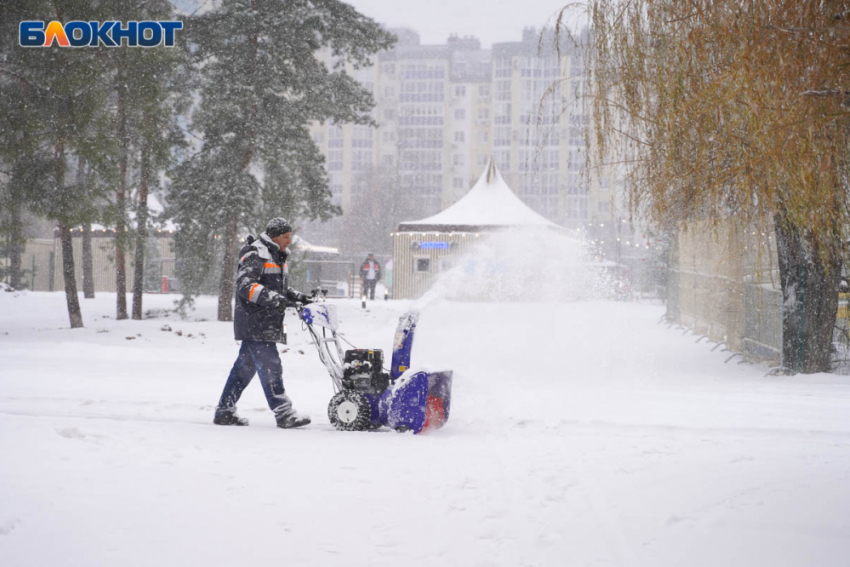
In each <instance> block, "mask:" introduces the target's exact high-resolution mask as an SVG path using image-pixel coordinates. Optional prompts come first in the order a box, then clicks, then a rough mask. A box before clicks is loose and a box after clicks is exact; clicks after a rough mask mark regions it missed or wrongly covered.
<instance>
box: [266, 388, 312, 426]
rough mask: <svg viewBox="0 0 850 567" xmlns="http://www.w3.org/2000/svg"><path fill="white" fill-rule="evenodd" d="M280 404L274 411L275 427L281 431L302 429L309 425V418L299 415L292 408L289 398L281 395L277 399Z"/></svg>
mask: <svg viewBox="0 0 850 567" xmlns="http://www.w3.org/2000/svg"><path fill="white" fill-rule="evenodd" d="M279 399H280V400H281V404H280V405H279V406H278V407H277V408H275V410H274V418H275V421H277V426H278V427H280V428H282V429H292V428H294V427H302V426H304V425H309V424H310V418H309V417H308V416H306V415H299V414H298V412H297V411H295V408H294V407H292V400H290V399H289V396H287V395H286V394H283V395H282V396H280V397H279Z"/></svg>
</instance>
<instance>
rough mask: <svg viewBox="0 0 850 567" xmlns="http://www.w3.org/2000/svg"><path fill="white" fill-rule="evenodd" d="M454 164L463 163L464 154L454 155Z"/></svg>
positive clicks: (459, 164)
mask: <svg viewBox="0 0 850 567" xmlns="http://www.w3.org/2000/svg"><path fill="white" fill-rule="evenodd" d="M452 165H456V166H461V165H463V154H455V155H454V156H452Z"/></svg>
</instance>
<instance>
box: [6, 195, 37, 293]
mask: <svg viewBox="0 0 850 567" xmlns="http://www.w3.org/2000/svg"><path fill="white" fill-rule="evenodd" d="M15 200H16V199H13V201H15ZM9 209H10V210H9V213H10V219H9V220H10V222H9V285H11V286H12V287H13V288H14V289H20V288H21V255H22V254H23V252H24V243H25V242H26V240H25V239H24V223H23V220H22V219H21V214H22V211H21V209H22V207H21V204H20V203H19V202H12V203H10V204H9ZM33 278H35V274H33ZM30 287H32V285H30Z"/></svg>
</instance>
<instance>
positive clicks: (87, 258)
mask: <svg viewBox="0 0 850 567" xmlns="http://www.w3.org/2000/svg"><path fill="white" fill-rule="evenodd" d="M83 297H85V298H86V299H94V263H93V261H92V253H91V223H90V222H89V223H86V224H84V225H83Z"/></svg>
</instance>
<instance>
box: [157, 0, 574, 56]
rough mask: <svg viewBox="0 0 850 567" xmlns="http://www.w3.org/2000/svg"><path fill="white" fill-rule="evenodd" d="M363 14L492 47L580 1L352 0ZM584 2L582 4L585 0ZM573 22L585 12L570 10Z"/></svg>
mask: <svg viewBox="0 0 850 567" xmlns="http://www.w3.org/2000/svg"><path fill="white" fill-rule="evenodd" d="M346 1H347V2H348V3H349V4H351V5H352V6H354V7H355V8H357V10H358V11H359V12H361V13H362V14H365V15H367V16H369V17H370V18H372V19H374V20H375V21H377V22H378V23H381V24H384V25H385V26H387V27H408V28H412V29H413V30H414V31H416V32H418V33H419V36H420V37H421V39H422V43H432V44H433V43H445V42H446V39H447V38H448V37H449V35H450V34H453V33H454V34H457V35H460V36H465V35H472V36H475V37H477V38H478V39H479V40H481V46H482V47H483V48H485V49H489V48H490V47H492V46H493V43H498V42H500V41H519V40H520V39H522V29H523V28H524V27H535V28H537V29H540V28H542V27H543V26H544V25H546V24H547V23H548V24H549V25H550V26H552V25H554V22H555V18H556V15H557V12H558V11H559V10H561V9H562V8H563V7H564V6H566V5H567V4H568V3H571V2H575V0H507V1H506V2H502V3H500V4H499V5H495V4H494V3H490V4H488V3H485V2H482V1H481V0H415V1H412V2H411V1H405V0H346ZM579 1H580V0H579ZM172 3H173V4H174V5H175V6H176V7H177V8H178V9H179V10H181V11H184V12H186V13H192V12H194V11H195V10H200V11H201V12H203V11H206V10H208V9H209V8H210V7H212V6H214V5H215V3H216V0H172ZM569 13H570V14H571V16H570V18H571V20H572V21H579V19H580V18H581V16H580V15H579V14H580V13H579V12H578V11H577V10H575V9H572V10H570V11H569Z"/></svg>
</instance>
